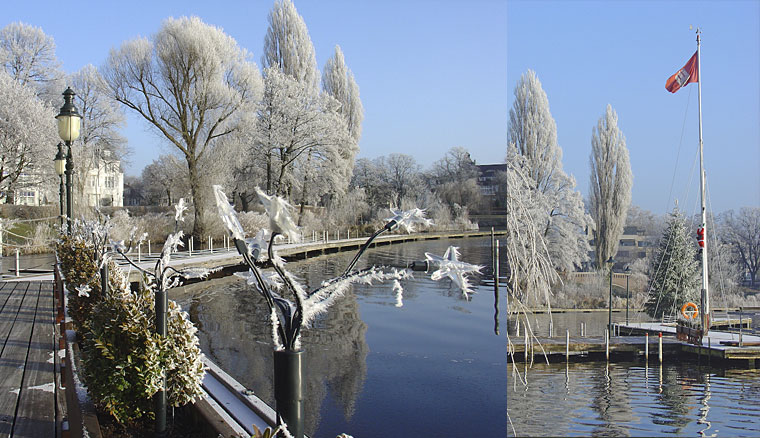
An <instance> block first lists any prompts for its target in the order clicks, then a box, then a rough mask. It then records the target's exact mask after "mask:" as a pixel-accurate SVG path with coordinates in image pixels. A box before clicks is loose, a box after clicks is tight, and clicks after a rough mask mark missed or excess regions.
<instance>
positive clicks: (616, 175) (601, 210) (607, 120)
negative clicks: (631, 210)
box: [589, 105, 633, 268]
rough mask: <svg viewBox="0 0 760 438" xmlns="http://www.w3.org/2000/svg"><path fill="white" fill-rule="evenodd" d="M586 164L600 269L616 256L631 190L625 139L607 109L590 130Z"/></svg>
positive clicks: (609, 109) (597, 261) (629, 166)
mask: <svg viewBox="0 0 760 438" xmlns="http://www.w3.org/2000/svg"><path fill="white" fill-rule="evenodd" d="M589 164H590V167H591V175H590V183H589V199H590V201H591V202H590V204H591V217H592V218H593V219H594V222H595V223H596V229H595V230H594V245H595V247H596V266H597V268H601V267H603V266H605V261H606V260H608V259H609V258H610V257H613V256H614V255H615V254H616V253H617V249H618V243H619V242H620V236H621V235H622V234H623V227H624V226H625V220H626V215H627V214H628V206H629V205H630V204H631V188H632V186H633V174H632V173H631V163H630V162H629V161H628V148H626V144H625V136H623V133H622V131H620V128H618V117H617V113H616V112H615V110H613V109H612V106H610V105H607V110H606V111H605V114H604V116H602V117H600V118H599V122H598V123H597V125H596V126H595V127H594V128H593V130H592V133H591V155H590V157H589Z"/></svg>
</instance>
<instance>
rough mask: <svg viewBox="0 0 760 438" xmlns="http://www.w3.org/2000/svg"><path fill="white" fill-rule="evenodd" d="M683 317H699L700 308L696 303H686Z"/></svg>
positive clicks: (682, 310)
mask: <svg viewBox="0 0 760 438" xmlns="http://www.w3.org/2000/svg"><path fill="white" fill-rule="evenodd" d="M690 309H691V310H690ZM687 312H688V313H687ZM681 315H683V317H684V318H686V319H694V318H696V317H697V316H698V315H699V307H697V305H696V304H694V303H686V304H684V305H683V306H682V307H681Z"/></svg>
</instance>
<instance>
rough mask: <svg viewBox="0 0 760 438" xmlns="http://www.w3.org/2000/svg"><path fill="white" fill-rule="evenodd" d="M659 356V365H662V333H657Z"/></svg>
mask: <svg viewBox="0 0 760 438" xmlns="http://www.w3.org/2000/svg"><path fill="white" fill-rule="evenodd" d="M658 342H659V356H660V363H662V332H660V333H659V340H658Z"/></svg>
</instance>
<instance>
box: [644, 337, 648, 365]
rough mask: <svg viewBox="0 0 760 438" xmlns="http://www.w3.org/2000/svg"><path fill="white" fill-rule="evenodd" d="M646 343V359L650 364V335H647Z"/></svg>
mask: <svg viewBox="0 0 760 438" xmlns="http://www.w3.org/2000/svg"><path fill="white" fill-rule="evenodd" d="M646 338H647V339H646V342H645V343H644V359H645V360H646V361H647V362H649V333H647V334H646Z"/></svg>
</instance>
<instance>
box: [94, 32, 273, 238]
mask: <svg viewBox="0 0 760 438" xmlns="http://www.w3.org/2000/svg"><path fill="white" fill-rule="evenodd" d="M249 58H250V56H249V54H248V52H247V51H246V50H245V49H243V48H241V47H239V46H238V44H237V42H236V41H235V40H234V39H233V38H232V37H230V36H229V35H227V34H225V33H224V31H222V29H220V28H218V27H215V26H211V25H208V24H206V23H204V22H203V21H201V19H200V18H198V17H190V18H188V17H182V18H169V19H167V20H166V21H164V23H163V25H162V26H161V29H159V31H158V33H157V34H155V35H154V36H153V37H152V38H151V39H146V38H138V39H135V40H132V41H127V42H125V43H123V44H122V46H121V47H120V48H118V49H113V50H111V53H110V55H109V58H108V62H107V64H106V66H105V68H104V69H103V76H104V77H105V80H106V83H107V84H108V87H109V91H110V94H111V97H113V98H114V99H116V100H117V101H119V102H121V103H122V104H124V105H125V106H126V107H127V108H129V109H131V110H133V111H135V112H136V113H137V114H139V115H140V116H141V117H143V118H144V119H145V120H146V121H148V123H150V125H151V126H152V127H153V128H154V129H155V130H156V131H157V132H158V133H159V134H160V135H161V136H162V137H164V138H165V139H166V140H167V141H168V142H169V143H170V144H172V145H174V146H175V147H176V148H177V149H178V150H179V151H181V152H182V154H183V156H184V158H185V161H186V162H187V169H188V175H189V181H190V191H191V195H192V201H193V205H194V207H195V215H194V219H195V220H194V223H193V232H192V233H193V235H194V236H195V237H196V238H199V237H200V236H205V234H206V232H205V223H204V220H203V218H204V216H205V214H204V213H205V210H206V208H207V207H208V205H207V202H206V199H204V195H205V194H206V192H207V190H205V189H202V188H201V185H202V179H201V174H200V173H201V168H200V162H201V160H202V159H203V158H204V156H205V155H206V154H207V153H208V152H209V151H210V150H211V148H212V147H213V143H215V142H217V141H218V140H219V139H220V138H222V137H224V136H225V135H228V134H230V133H232V132H234V131H235V129H236V128H237V122H238V117H239V116H240V114H241V112H243V111H250V110H251V109H252V108H253V107H254V105H255V104H256V103H257V102H258V101H259V99H260V96H261V77H260V74H259V71H258V68H257V66H256V64H255V63H254V62H252V61H250V59H249Z"/></svg>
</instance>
